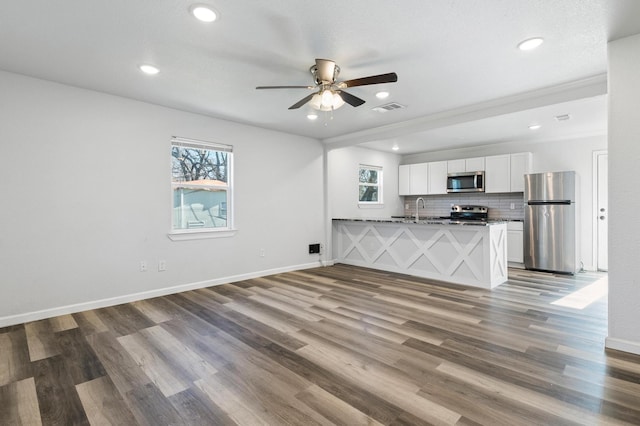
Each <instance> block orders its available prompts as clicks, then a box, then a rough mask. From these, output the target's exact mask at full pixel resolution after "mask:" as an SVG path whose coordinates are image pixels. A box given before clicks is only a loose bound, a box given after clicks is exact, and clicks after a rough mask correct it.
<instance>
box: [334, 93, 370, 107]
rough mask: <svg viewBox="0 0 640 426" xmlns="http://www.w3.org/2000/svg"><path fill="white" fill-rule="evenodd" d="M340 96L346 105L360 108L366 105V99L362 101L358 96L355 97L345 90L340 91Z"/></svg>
mask: <svg viewBox="0 0 640 426" xmlns="http://www.w3.org/2000/svg"><path fill="white" fill-rule="evenodd" d="M338 96H340V97H341V98H342V100H343V101H345V102H346V103H348V104H349V105H351V106H353V107H357V106H360V105H362V104H363V103H364V99H360V98H359V97H357V96H353V95H352V94H351V93H347V92H345V91H344V90H341V91H339V92H338Z"/></svg>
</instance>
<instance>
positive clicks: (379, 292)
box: [0, 265, 640, 425]
mask: <svg viewBox="0 0 640 426" xmlns="http://www.w3.org/2000/svg"><path fill="white" fill-rule="evenodd" d="M600 279H604V280H606V274H596V273H586V274H578V275H576V276H575V277H569V276H555V275H551V274H542V273H533V272H530V271H519V270H510V279H509V281H508V282H507V283H506V284H503V285H501V286H499V287H498V288H496V289H494V290H493V291H485V290H480V289H475V288H468V287H461V286H454V285H449V284H444V283H435V282H430V281H428V280H424V279H419V278H413V277H409V276H406V275H398V274H391V273H385V272H380V271H374V270H370V269H363V268H356V267H351V266H345V265H336V266H332V267H327V268H317V269H312V270H305V271H299V272H290V273H285V274H279V275H274V276H270V277H264V278H257V279H252V280H247V281H243V282H238V283H234V284H227V285H222V286H217V287H211V288H206V289H202V290H196V291H190V292H185V293H180V294H175V295H171V296H166V297H160V298H155V299H150V300H144V301H139V302H135V303H130V304H125V305H119V306H114V307H109V308H104V309H97V310H93V311H87V312H82V313H78V314H73V315H65V316H61V317H57V318H51V319H48V320H43V321H36V322H32V323H28V324H22V325H16V326H12V327H7V328H4V329H0V425H20V424H24V425H35V424H44V425H50V424H55V425H83V424H94V425H105V424H114V425H115V424H117V425H136V424H140V425H169V424H174V425H192V424H193V425H232V424H243V425H262V424H268V425H313V424H342V425H361V424H362V425H364V424H366V425H379V424H383V425H425V424H459V425H478V424H490V425H530V424H544V425H573V424H580V425H585V424H587V425H591V424H640V356H633V355H630V354H625V353H622V352H615V351H606V352H605V350H604V348H603V342H604V338H605V336H606V330H607V325H606V309H607V305H606V296H605V297H601V298H600V299H598V300H597V301H596V302H594V303H592V304H590V305H588V306H587V307H585V308H584V309H576V308H571V307H566V306H562V305H557V304H552V302H556V301H558V300H559V299H561V298H562V297H564V296H567V295H569V294H571V293H574V292H576V291H577V290H580V289H589V288H591V287H589V286H590V285H592V283H594V282H596V281H597V280H600Z"/></svg>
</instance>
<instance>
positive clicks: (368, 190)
mask: <svg viewBox="0 0 640 426" xmlns="http://www.w3.org/2000/svg"><path fill="white" fill-rule="evenodd" d="M358 175H359V179H358V203H360V204H382V167H378V166H367V165H362V164H361V165H360V168H359V173H358Z"/></svg>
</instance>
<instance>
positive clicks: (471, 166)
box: [447, 157, 484, 173]
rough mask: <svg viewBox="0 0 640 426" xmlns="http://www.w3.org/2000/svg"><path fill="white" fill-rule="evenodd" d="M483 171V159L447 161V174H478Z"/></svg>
mask: <svg viewBox="0 0 640 426" xmlns="http://www.w3.org/2000/svg"><path fill="white" fill-rule="evenodd" d="M483 170H484V157H475V158H461V159H459V160H449V161H447V173H463V172H480V171H483Z"/></svg>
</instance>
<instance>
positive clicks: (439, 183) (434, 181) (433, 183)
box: [427, 161, 447, 194]
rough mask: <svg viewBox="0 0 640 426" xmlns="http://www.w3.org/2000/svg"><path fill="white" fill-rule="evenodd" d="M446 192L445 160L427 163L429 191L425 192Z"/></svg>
mask: <svg viewBox="0 0 640 426" xmlns="http://www.w3.org/2000/svg"><path fill="white" fill-rule="evenodd" d="M446 193H447V162H446V161H434V162H432V163H429V192H428V193H427V194H446Z"/></svg>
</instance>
